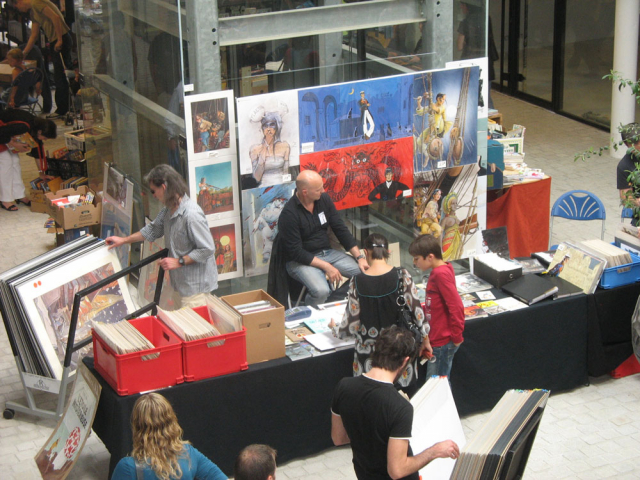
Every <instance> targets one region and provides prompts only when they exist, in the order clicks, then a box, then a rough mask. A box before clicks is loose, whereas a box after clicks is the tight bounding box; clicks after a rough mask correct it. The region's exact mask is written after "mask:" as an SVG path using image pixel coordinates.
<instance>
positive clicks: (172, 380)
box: [93, 317, 184, 396]
mask: <svg viewBox="0 0 640 480" xmlns="http://www.w3.org/2000/svg"><path fill="white" fill-rule="evenodd" d="M129 322H130V323H131V325H133V326H134V327H135V328H136V329H137V330H138V331H139V332H140V333H142V335H144V336H145V337H146V338H147V340H149V341H150V342H151V343H152V344H154V345H155V346H156V348H152V349H149V350H144V351H142V352H135V353H127V354H124V355H118V354H116V353H115V352H114V351H113V350H112V349H111V347H109V345H107V344H106V342H105V341H104V340H102V338H100V336H99V335H97V334H96V333H95V331H94V332H93V356H94V365H95V368H96V370H97V371H98V373H100V375H102V377H103V378H104V379H105V380H106V381H107V383H108V384H109V385H111V386H112V387H113V389H114V390H115V391H116V393H117V394H118V395H121V396H125V395H131V394H134V393H140V392H146V391H148V390H156V389H158V388H164V387H172V386H174V385H178V384H179V383H182V382H184V374H183V371H182V340H180V338H178V337H177V336H176V334H175V333H173V331H171V329H170V328H169V327H167V326H166V325H165V324H164V323H162V322H161V321H160V320H158V318H156V317H141V318H136V319H133V320H130V321H129ZM155 354H159V355H158V356H155Z"/></svg>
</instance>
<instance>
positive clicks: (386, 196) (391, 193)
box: [369, 168, 409, 202]
mask: <svg viewBox="0 0 640 480" xmlns="http://www.w3.org/2000/svg"><path fill="white" fill-rule="evenodd" d="M384 176H385V178H386V181H385V182H384V183H381V184H380V185H378V186H377V187H376V188H374V189H373V190H372V191H371V193H370V194H369V201H370V202H375V201H376V200H383V201H387V200H394V199H396V198H398V196H402V192H404V191H405V190H409V187H407V186H406V185H405V184H404V183H400V182H396V181H395V180H394V179H393V170H392V169H391V168H387V169H386V170H385V172H384ZM398 194H400V195H398Z"/></svg>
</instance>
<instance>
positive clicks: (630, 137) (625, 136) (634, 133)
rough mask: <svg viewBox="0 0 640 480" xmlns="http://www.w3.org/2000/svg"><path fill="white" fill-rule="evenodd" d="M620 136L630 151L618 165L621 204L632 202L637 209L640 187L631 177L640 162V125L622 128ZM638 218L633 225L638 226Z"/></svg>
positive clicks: (639, 202)
mask: <svg viewBox="0 0 640 480" xmlns="http://www.w3.org/2000/svg"><path fill="white" fill-rule="evenodd" d="M620 136H621V137H622V141H623V142H624V144H625V145H626V147H627V149H629V150H630V151H628V152H627V153H626V154H625V156H624V157H622V160H620V162H619V163H618V167H617V169H616V178H617V182H616V183H617V188H618V192H619V193H620V202H621V203H622V204H623V206H624V205H625V202H626V201H627V200H631V201H632V202H633V203H634V204H635V206H636V207H638V206H640V187H639V186H634V185H632V183H631V182H629V175H630V174H631V173H632V172H633V171H635V169H636V163H638V162H640V124H638V123H629V124H627V125H625V126H624V127H622V128H621V130H620ZM638 220H639V219H638V217H637V216H636V215H634V216H633V219H632V220H631V225H634V226H638Z"/></svg>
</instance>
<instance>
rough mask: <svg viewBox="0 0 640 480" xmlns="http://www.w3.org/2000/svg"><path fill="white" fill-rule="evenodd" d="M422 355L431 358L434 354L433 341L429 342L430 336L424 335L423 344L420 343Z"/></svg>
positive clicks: (420, 354)
mask: <svg viewBox="0 0 640 480" xmlns="http://www.w3.org/2000/svg"><path fill="white" fill-rule="evenodd" d="M418 356H420V357H426V358H431V357H432V356H433V348H432V347H431V343H430V342H429V337H424V339H423V340H422V345H420V353H419V355H418Z"/></svg>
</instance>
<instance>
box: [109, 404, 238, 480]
mask: <svg viewBox="0 0 640 480" xmlns="http://www.w3.org/2000/svg"><path fill="white" fill-rule="evenodd" d="M131 431H132V433H133V450H132V452H131V456H130V457H125V458H123V459H121V460H120V461H119V462H118V464H117V465H116V468H115V469H114V470H113V475H112V476H111V480H137V479H144V480H155V479H161V480H169V479H171V480H173V479H181V480H192V479H196V478H197V479H199V480H224V479H226V478H227V476H226V475H225V474H224V473H222V470H220V469H219V468H218V466H217V465H216V464H215V463H213V462H212V461H211V460H209V459H208V458H207V457H205V456H204V455H203V454H202V453H200V452H199V451H198V450H196V449H195V448H194V447H193V446H191V444H190V443H189V442H188V441H185V440H183V439H182V433H183V431H182V428H181V427H180V424H179V423H178V418H177V417H176V414H175V412H174V410H173V407H172V406H171V404H170V403H169V402H168V401H167V399H166V398H164V397H163V396H162V395H160V394H159V393H147V394H145V395H142V396H141V397H140V398H138V400H136V403H135V404H134V406H133V412H131ZM138 470H140V475H138Z"/></svg>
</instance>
